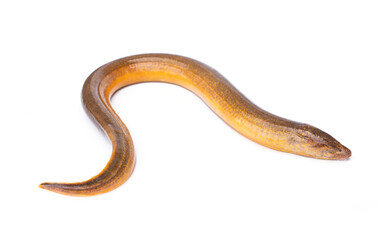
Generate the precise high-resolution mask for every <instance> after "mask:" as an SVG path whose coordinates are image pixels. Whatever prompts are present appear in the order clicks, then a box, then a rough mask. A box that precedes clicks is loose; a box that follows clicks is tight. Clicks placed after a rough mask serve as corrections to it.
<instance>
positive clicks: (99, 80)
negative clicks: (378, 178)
mask: <svg viewBox="0 0 386 240" xmlns="http://www.w3.org/2000/svg"><path fill="white" fill-rule="evenodd" d="M144 82H166V83H171V84H175V85H179V86H181V87H183V88H186V89H188V90H190V91H191V92H193V93H194V94H196V95H197V96H198V97H200V98H201V99H202V100H203V101H204V102H205V103H206V104H207V105H208V106H209V107H210V108H211V109H212V110H213V111H214V112H215V113H216V114H217V115H218V116H219V117H220V118H221V119H223V120H224V121H225V122H226V123H227V124H228V125H229V126H230V127H232V128H233V129H235V130H236V131H237V132H239V133H240V134H242V135H244V136H245V137H247V138H249V139H251V140H252V141H254V142H256V143H259V144H261V145H264V146H266V147H269V148H272V149H275V150H278V151H283V152H288V153H294V154H298V155H302V156H306V157H311V158H318V159H329V160H337V159H347V158H349V157H350V156H351V151H350V150H349V149H348V148H346V147H344V146H343V145H342V144H340V143H339V142H338V141H337V140H335V139H334V138H333V137H331V136H330V135H329V134H327V133H325V132H323V131H321V130H319V129H318V128H315V127H313V126H310V125H308V124H304V123H298V122H294V121H290V120H287V119H284V118H281V117H278V116H275V115H273V114H271V113H269V112H267V111H264V110H263V109H261V108H259V107H257V106H256V105H254V104H253V103H252V102H251V101H249V100H248V99H247V98H246V97H245V96H244V95H243V94H241V93H240V92H239V91H238V90H237V89H236V88H235V87H233V86H232V85H231V84H230V83H229V82H228V80H226V79H225V78H224V77H223V76H222V75H221V74H219V73H218V72H217V71H216V70H214V69H212V68H211V67H209V66H207V65H205V64H203V63H200V62H198V61H196V60H193V59H190V58H186V57H181V56H176V55H167V54H145V55H136V56H130V57H126V58H122V59H118V60H115V61H112V62H110V63H107V64H106V65H104V66H102V67H100V68H98V69H97V70H95V71H94V72H93V73H92V74H91V75H90V76H89V77H88V78H87V80H86V82H85V83H84V86H83V90H82V101H83V104H84V107H85V109H86V111H87V112H88V114H89V115H90V117H91V118H93V119H94V120H95V122H96V123H97V124H98V125H99V126H100V127H101V128H102V129H104V131H105V132H106V134H107V135H108V137H109V139H110V140H111V143H112V145H113V152H112V155H111V158H110V161H109V162H108V163H107V165H106V167H105V168H104V169H103V170H102V172H101V173H99V174H98V175H96V176H95V177H93V178H91V179H89V180H87V181H83V182H77V183H42V184H40V187H41V188H44V189H47V190H50V191H53V192H56V193H61V194H65V195H71V196H90V195H96V194H101V193H105V192H109V191H111V190H113V189H115V188H117V187H119V186H120V185H121V184H123V183H124V182H125V181H126V180H127V179H128V178H129V177H130V175H131V173H132V171H133V169H134V165H135V156H134V146H133V141H132V139H131V136H130V133H129V130H128V129H127V128H126V126H125V124H124V123H123V122H122V121H121V119H120V118H119V116H118V115H117V114H116V113H115V111H114V109H113V108H112V107H111V104H110V99H111V97H112V96H113V95H114V93H115V92H117V91H118V90H119V89H121V88H123V87H126V86H130V85H133V84H137V83H144Z"/></svg>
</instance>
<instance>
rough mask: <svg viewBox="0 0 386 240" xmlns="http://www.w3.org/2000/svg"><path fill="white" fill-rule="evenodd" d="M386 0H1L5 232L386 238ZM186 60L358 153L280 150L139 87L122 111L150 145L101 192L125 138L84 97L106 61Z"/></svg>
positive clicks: (182, 98) (123, 100) (139, 147)
mask: <svg viewBox="0 0 386 240" xmlns="http://www.w3.org/2000/svg"><path fill="white" fill-rule="evenodd" d="M385 13H386V3H385V1H383V0H382V1H352V0H351V1H343V0H331V1H306V0H304V1H232V2H231V1H208V0H207V1H200V0H196V1H190V2H184V1H168V0H163V1H139V0H136V1H120V2H119V1H105V2H101V1H63V3H62V4H59V3H58V2H57V1H3V2H2V3H1V4H0V24H1V29H0V31H1V38H0V41H1V44H0V50H1V52H0V61H1V62H0V66H1V80H0V81H1V85H0V86H1V88H0V90H1V93H0V104H1V105H0V106H1V118H0V126H1V138H0V141H1V144H0V148H1V151H0V161H1V162H0V164H1V165H0V166H1V174H0V181H1V204H0V219H1V223H0V229H1V230H0V238H1V239H25V238H34V239H102V238H103V239H118V238H120V239H168V240H170V239H307V240H309V239H329V240H334V239H340V240H341V239H386V229H385V226H386V157H385V155H384V148H385V139H384V136H385V134H386V130H385V127H384V126H385V120H386V117H385V115H386V114H385V102H386V101H385V100H386V97H385V85H384V84H383V82H385V79H386V68H385V66H386V14H385ZM152 52H157V53H159V52H161V53H174V54H179V55H184V56H188V57H191V58H194V59H197V60H199V61H202V62H204V63H206V64H208V65H210V66H212V67H213V68H215V69H217V70H218V71H219V72H220V73H222V74H223V75H224V76H225V77H227V78H228V79H229V80H230V81H231V82H232V83H233V84H234V85H235V86H236V87H237V88H238V89H239V90H240V91H241V92H243V93H244V94H245V95H246V96H247V97H248V98H250V99H251V100H252V101H253V102H254V103H256V104H257V105H259V106H260V107H262V108H264V109H266V110H268V111H270V112H272V113H274V114H277V115H280V116H283V117H286V118H289V119H292V120H296V121H300V122H306V123H309V124H312V125H314V126H317V127H319V128H321V129H323V130H325V131H326V132H328V133H330V134H331V135H333V136H334V137H335V138H337V139H338V140H339V141H341V142H342V143H343V144H344V145H346V146H347V147H349V148H350V149H351V150H352V152H353V155H352V157H351V158H350V160H348V161H323V160H314V159H310V158H305V157H300V156H296V155H291V154H286V153H281V152H277V151H274V150H271V149H268V148H265V147H262V146H259V145H257V144H255V143H253V142H251V141H249V140H247V139H245V138H244V137H242V136H241V135H239V134H238V133H237V132H234V131H233V130H232V129H231V128H229V127H228V126H227V125H226V124H225V123H223V122H222V120H220V119H219V118H217V116H216V115H215V114H213V113H212V112H211V110H209V109H208V108H207V106H206V105H205V104H204V103H203V102H202V101H201V100H200V99H198V98H197V97H196V96H195V95H193V94H192V93H190V92H188V91H186V90H184V89H182V88H180V87H177V86H172V85H167V84H161V83H154V84H140V85H135V86H132V87H129V88H126V89H124V90H122V91H120V92H119V93H118V94H117V95H116V96H115V97H114V99H113V106H114V108H115V109H116V111H117V112H118V114H119V115H120V116H121V118H122V119H123V120H124V122H125V123H126V124H127V127H128V129H129V130H130V132H131V134H132V137H133V140H134V143H135V149H136V154H137V165H136V168H135V171H134V174H133V175H132V177H131V178H130V179H129V180H128V181H127V182H126V183H125V184H124V185H122V186H121V187H119V188H118V189H117V190H115V191H113V192H110V193H107V194H104V195H99V196H95V197H86V198H77V197H68V196H62V195H59V194H54V193H51V192H49V191H45V190H42V189H39V188H38V184H39V183H41V182H44V181H65V182H72V181H81V180H86V179H88V178H90V177H92V176H94V175H95V174H97V173H98V172H99V171H101V170H102V169H103V167H104V166H105V164H106V163H107V161H108V159H109V157H110V153H111V145H110V143H109V141H108V139H107V138H106V137H105V136H104V135H103V134H101V132H99V131H98V130H97V128H96V127H95V126H94V125H93V123H92V122H91V121H90V120H89V119H88V117H87V115H86V114H85V113H84V111H83V108H82V106H81V101H80V92H81V88H82V85H83V82H84V80H85V79H86V78H87V76H88V75H89V74H90V73H91V72H92V71H93V70H94V69H96V68H97V67H99V66H101V65H103V64H105V63H107V62H109V61H112V60H114V59H117V58H121V57H125V56H129V55H134V54H140V53H152Z"/></svg>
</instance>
